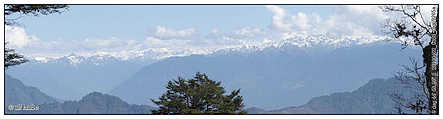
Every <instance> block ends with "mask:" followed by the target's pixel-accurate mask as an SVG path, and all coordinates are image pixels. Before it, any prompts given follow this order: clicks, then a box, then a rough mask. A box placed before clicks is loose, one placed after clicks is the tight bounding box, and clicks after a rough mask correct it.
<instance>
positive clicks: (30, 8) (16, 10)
mask: <svg viewBox="0 0 443 119" xmlns="http://www.w3.org/2000/svg"><path fill="white" fill-rule="evenodd" d="M67 8H68V6H67V5H38V4H28V5H25V4H15V5H5V16H11V15H14V14H19V15H33V16H40V15H50V14H53V13H61V12H63V11H64V10H66V9H67ZM18 18H19V17H18ZM15 20H16V19H6V20H5V24H6V25H12V24H14V22H15Z"/></svg>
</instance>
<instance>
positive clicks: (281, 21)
mask: <svg viewBox="0 0 443 119" xmlns="http://www.w3.org/2000/svg"><path fill="white" fill-rule="evenodd" d="M265 7H266V8H267V9H268V10H270V11H271V12H272V13H273V19H272V26H273V28H277V29H279V30H280V31H283V33H284V32H302V33H334V34H338V35H371V34H380V31H381V28H382V24H383V23H384V20H385V19H386V18H387V16H386V15H384V14H383V12H382V11H381V10H380V9H379V8H378V6H368V5H364V6H357V5H347V6H337V7H336V9H335V11H331V13H332V14H331V16H325V17H324V18H321V17H320V16H318V15H317V14H316V13H309V14H307V13H304V12H292V14H291V13H289V12H287V11H286V10H285V9H283V8H281V7H279V6H265Z"/></svg>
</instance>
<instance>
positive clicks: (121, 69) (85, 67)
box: [7, 33, 400, 103]
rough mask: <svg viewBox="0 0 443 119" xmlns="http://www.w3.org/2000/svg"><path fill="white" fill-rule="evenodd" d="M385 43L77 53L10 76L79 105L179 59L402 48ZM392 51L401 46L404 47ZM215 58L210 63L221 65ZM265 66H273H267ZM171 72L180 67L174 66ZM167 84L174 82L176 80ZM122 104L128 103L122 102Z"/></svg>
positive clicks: (310, 40) (303, 38)
mask: <svg viewBox="0 0 443 119" xmlns="http://www.w3.org/2000/svg"><path fill="white" fill-rule="evenodd" d="M384 39H386V38H384V37H335V36H333V35H310V36H308V35H303V34H296V33H288V34H287V35H286V37H284V38H283V39H281V40H269V39H264V40H260V41H246V40H245V41H242V42H243V43H242V44H241V45H226V46H224V47H193V48H188V49H186V48H184V49H180V48H147V49H133V50H123V51H114V52H110V51H109V52H106V51H95V52H90V53H78V52H76V53H70V54H67V55H64V56H59V57H42V56H34V57H29V58H28V59H30V60H31V61H30V62H29V63H25V64H22V65H18V66H15V67H11V68H9V69H8V70H7V74H8V75H11V76H14V77H17V78H20V79H22V81H23V82H24V83H25V84H27V85H31V86H35V87H37V88H39V89H41V90H42V91H44V92H47V93H48V94H49V95H54V96H57V97H60V98H61V99H64V100H75V99H79V98H81V96H83V95H85V94H87V93H90V92H91V91H102V92H109V91H111V90H114V91H115V90H116V87H117V86H119V87H121V86H123V85H122V83H123V82H125V81H127V80H128V79H131V77H134V74H136V73H137V72H139V70H140V69H141V68H143V67H147V66H150V65H151V64H152V63H157V62H161V61H164V60H166V61H168V62H172V63H174V61H171V60H172V59H177V58H179V57H188V58H191V59H188V58H186V59H188V60H192V59H193V58H197V59H196V60H195V61H201V59H200V58H198V57H200V56H205V57H206V56H207V57H209V58H210V57H213V58H220V60H222V59H225V60H226V61H231V60H232V59H229V58H230V57H233V58H234V59H242V58H245V56H246V60H252V59H248V58H247V57H257V58H265V59H268V58H271V59H272V57H279V55H289V57H284V58H286V59H285V62H290V61H286V60H295V59H294V58H296V59H297V57H306V58H304V60H303V61H307V62H312V61H310V60H312V59H309V57H316V58H317V57H325V56H328V57H327V58H335V56H334V55H332V56H331V55H325V54H328V53H333V52H340V53H344V54H342V55H343V56H344V57H351V56H348V55H346V53H345V52H350V51H352V49H356V48H357V49H362V48H363V47H371V48H368V49H369V50H377V49H376V48H375V47H378V46H379V47H383V48H386V47H385V46H384V45H381V44H390V45H386V46H391V47H390V48H389V49H390V51H392V52H397V51H393V50H395V49H398V50H400V48H399V47H400V45H398V44H395V43H392V42H387V41H385V40H384ZM393 45H398V46H399V47H396V46H393ZM372 46H374V47H372ZM377 51H378V50H377ZM352 52H354V51H352ZM355 52H357V51H355ZM359 52H361V53H365V52H368V53H371V52H373V51H362V50H359ZM374 52H376V51H374ZM315 55H317V56H315ZM322 55H325V56H322ZM237 56H239V57H237ZM213 58H210V59H211V60H214V61H219V60H216V59H213ZM226 58H228V59H226ZM168 59H169V60H168ZM203 59H205V58H203ZM235 62H237V61H233V63H235ZM252 62H253V61H252ZM264 62H267V63H269V62H268V61H264ZM279 62H280V61H279ZM325 62H326V61H325ZM340 62H341V61H340ZM208 65H209V64H208ZM225 65H227V66H230V65H233V64H230V63H227V64H225ZM253 65H254V64H251V65H250V66H253ZM256 65H257V64H256ZM395 65H398V64H395ZM168 66H169V65H168ZM171 66H173V67H175V65H171ZM269 66H273V65H272V63H270V64H269ZM282 66H284V65H282ZM182 68H183V70H185V69H186V68H185V67H182ZM152 70H158V69H152ZM211 70H212V69H208V70H207V71H211ZM245 70H248V69H245ZM188 72H192V71H188ZM252 74H254V73H252ZM217 75H218V74H217ZM138 78H141V77H138ZM166 78H167V79H171V78H173V77H166ZM137 80H141V79H137ZM85 82H87V83H85ZM155 85H161V84H160V83H159V84H155ZM121 93H125V92H121ZM123 98H126V97H125V96H123ZM138 100H142V99H134V100H128V101H130V102H132V103H139V102H138Z"/></svg>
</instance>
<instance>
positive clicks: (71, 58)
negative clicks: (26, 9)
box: [29, 32, 399, 65]
mask: <svg viewBox="0 0 443 119" xmlns="http://www.w3.org/2000/svg"><path fill="white" fill-rule="evenodd" d="M387 39H389V37H385V36H376V35H367V36H337V35H334V34H328V33H326V34H314V35H312V34H311V35H307V34H306V33H295V32H291V33H286V34H284V35H283V37H282V38H281V39H280V40H270V39H263V40H257V41H248V42H246V41H244V42H243V43H242V45H227V46H224V47H221V48H220V47H214V48H212V47H205V48H202V47H195V48H181V49H180V48H166V47H164V48H146V49H132V50H122V51H95V52H88V53H69V54H67V55H65V56H60V57H31V58H29V59H32V60H33V61H36V62H38V63H48V62H58V63H60V62H68V63H69V64H72V65H76V64H79V63H90V64H94V65H102V64H105V63H106V62H109V61H110V62H115V61H136V62H154V61H158V60H161V59H165V58H169V57H182V56H190V55H195V54H197V55H210V54H220V53H221V54H229V53H241V54H248V53H253V52H256V51H263V50H264V49H269V48H273V49H280V50H285V49H286V48H294V47H295V48H302V49H312V48H323V49H335V48H342V47H353V46H360V45H368V44H371V45H379V44H387V43H392V41H391V42H388V41H387ZM394 42H396V43H399V42H397V41H395V40H394Z"/></svg>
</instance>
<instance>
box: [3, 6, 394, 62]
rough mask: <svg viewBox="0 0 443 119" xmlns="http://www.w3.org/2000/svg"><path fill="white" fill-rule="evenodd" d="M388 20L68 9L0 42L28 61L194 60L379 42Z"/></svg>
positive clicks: (363, 11)
mask: <svg viewBox="0 0 443 119" xmlns="http://www.w3.org/2000/svg"><path fill="white" fill-rule="evenodd" d="M386 18H387V17H386V15H385V14H383V12H381V11H380V10H379V9H378V8H377V6H368V5H367V6H355V5H352V6H349V5H348V6H345V5H341V6H340V5H339V6H334V5H316V6H312V5H283V6H273V5H270V6H263V5H206V6H205V5H189V6H183V5H71V6H70V8H69V10H68V11H66V12H64V13H62V14H53V15H49V16H40V17H33V16H26V17H22V18H21V19H20V20H19V22H20V23H21V25H19V26H7V27H6V41H9V42H11V43H10V44H11V46H10V47H13V48H16V49H17V50H18V51H19V52H22V53H24V54H25V55H27V56H62V55H66V54H70V53H72V52H74V53H78V54H82V53H83V54H91V53H94V52H99V51H100V52H113V53H114V55H118V54H119V53H118V52H121V51H125V53H126V51H128V52H130V51H134V50H140V49H149V48H151V49H152V48H157V49H158V48H163V49H165V48H166V49H167V50H168V51H177V50H179V51H181V50H192V52H194V51H195V52H197V51H198V50H200V51H203V50H204V51H207V50H214V49H221V48H228V47H236V46H240V45H249V44H263V43H265V42H266V43H269V42H270V41H272V42H274V41H275V42H277V41H279V40H284V39H288V38H291V37H294V36H300V35H305V36H310V35H313V34H335V35H337V36H339V37H346V36H352V37H360V36H371V37H372V36H373V37H382V36H384V34H381V27H382V26H381V25H383V22H384V21H385V19H386ZM192 48H195V49H192ZM120 54H121V53H120Z"/></svg>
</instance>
